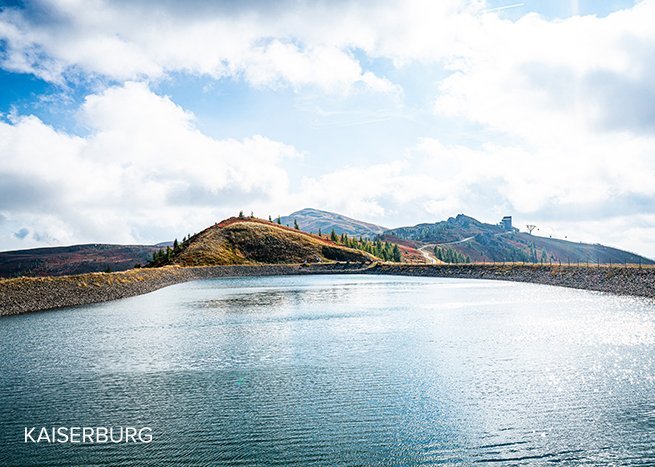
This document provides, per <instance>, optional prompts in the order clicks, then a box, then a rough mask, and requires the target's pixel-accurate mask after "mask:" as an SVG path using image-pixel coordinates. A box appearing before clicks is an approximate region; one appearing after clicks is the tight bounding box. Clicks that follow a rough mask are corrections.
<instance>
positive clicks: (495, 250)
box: [385, 214, 655, 264]
mask: <svg viewBox="0 0 655 467" xmlns="http://www.w3.org/2000/svg"><path fill="white" fill-rule="evenodd" d="M385 237H388V238H389V237H397V238H401V239H404V240H406V241H411V242H414V244H415V245H416V246H419V247H420V246H421V245H437V246H438V248H439V249H440V250H441V252H440V253H441V254H444V253H446V252H448V250H451V252H449V256H451V257H453V256H458V257H460V258H462V257H463V258H467V259H468V260H470V261H473V262H475V261H521V262H534V263H539V262H551V261H552V262H562V263H569V262H570V263H578V262H579V263H587V262H588V263H632V264H655V262H654V261H653V260H651V259H649V258H645V257H643V256H639V255H636V254H634V253H630V252H627V251H623V250H619V249H617V248H612V247H607V246H603V245H599V244H588V243H576V242H570V241H567V240H560V239H555V238H546V237H539V236H536V235H529V234H527V233H521V232H519V231H518V230H517V229H514V230H511V231H505V230H503V229H502V228H501V227H500V226H498V225H494V224H485V223H482V222H479V221H478V220H476V219H474V218H472V217H469V216H465V215H463V214H459V215H458V216H456V217H451V218H449V219H448V220H447V221H442V222H437V223H434V224H419V225H416V226H414V227H401V228H398V229H392V230H389V231H387V232H386V233H385Z"/></svg>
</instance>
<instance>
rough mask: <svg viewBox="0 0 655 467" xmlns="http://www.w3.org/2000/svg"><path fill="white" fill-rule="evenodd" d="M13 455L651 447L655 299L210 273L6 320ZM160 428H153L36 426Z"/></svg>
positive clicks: (336, 455)
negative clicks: (52, 431) (49, 439)
mask: <svg viewBox="0 0 655 467" xmlns="http://www.w3.org/2000/svg"><path fill="white" fill-rule="evenodd" d="M0 357H1V358H0V465H3V466H4V465H50V466H56V465H61V466H64V465H71V464H92V465H147V464H152V465H166V464H170V465H176V464H186V465H260V464H272V463H275V464H280V465H291V464H297V465H306V464H312V463H314V464H317V465H334V464H346V465H361V464H369V465H371V464H372V465H390V464H391V465H398V464H403V465H407V464H435V463H460V464H462V465H469V464H473V463H503V462H505V463H511V464H520V463H525V464H530V463H538V464H543V463H548V462H557V461H563V462H565V463H571V464H575V463H588V464H633V465H640V464H643V465H646V464H651V465H652V464H653V463H655V302H654V301H652V300H648V299H642V298H633V297H622V296H615V295H609V294H604V293H598V292H588V291H583V290H574V289H565V288H560V287H551V286H544V285H535V284H524V283H511V282H503V281H485V280H470V279H439V278H419V277H395V276H371V275H366V276H365V275H317V276H277V277H245V278H234V279H226V278H223V279H210V280H202V281H195V282H190V283H185V284H178V285H175V286H172V287H168V288H165V289H162V290H159V291H156V292H153V293H150V294H147V295H142V296H139V297H133V298H129V299H124V300H119V301H115V302H109V303H104V304H98V305H92V306H84V307H76V308H68V309H62V310H55V311H48V312H39V313H33V314H26V315H20V316H10V317H5V318H2V319H0ZM26 427H37V428H40V427H47V428H51V427H116V428H117V429H118V428H119V427H137V428H141V427H149V428H150V429H151V430H152V441H151V442H149V443H117V444H112V443H85V444H70V443H62V444H58V443H46V442H40V443H38V444H35V443H31V442H28V443H25V442H24V441H25V439H24V429H25V428H26Z"/></svg>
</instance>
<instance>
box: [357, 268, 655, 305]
mask: <svg viewBox="0 0 655 467" xmlns="http://www.w3.org/2000/svg"><path fill="white" fill-rule="evenodd" d="M366 273H368V274H393V275H403V276H428V277H458V278H463V279H496V280H505V281H517V282H531V283H535V284H547V285H556V286H560V287H570V288H574V289H585V290H596V291H599V292H609V293H614V294H618V295H635V296H639V297H649V298H655V268H638V267H627V268H626V267H607V266H602V267H594V266H591V267H585V266H564V265H562V266H541V265H521V266H519V265H478V264H475V265H472V264H470V265H465V264H461V265H457V264H449V265H392V264H380V265H376V266H374V267H372V268H370V269H368V270H367V271H366Z"/></svg>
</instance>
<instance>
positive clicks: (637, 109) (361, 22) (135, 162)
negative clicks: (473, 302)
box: [0, 0, 655, 256]
mask: <svg viewBox="0 0 655 467" xmlns="http://www.w3.org/2000/svg"><path fill="white" fill-rule="evenodd" d="M654 3H655V2H653V1H642V2H633V1H606V2H592V1H584V0H577V1H569V0H566V1H565V0H561V1H549V2H540V1H524V2H518V1H492V0H488V1H477V0H475V1H474V0H467V1H463V0H446V1H444V2H430V1H419V0H415V1H398V2H392V1H388V2H357V3H354V2H347V1H340V2H287V3H284V2H282V3H279V4H276V6H271V4H270V3H266V2H251V3H242V4H239V6H234V5H235V4H233V3H230V2H225V3H221V2H216V3H212V4H211V5H208V4H207V3H203V2H192V3H191V4H187V5H186V6H185V7H184V8H181V7H178V6H176V5H177V3H176V2H172V1H162V2H156V3H155V2H139V1H134V2H127V1H115V2H109V1H99V2H96V3H93V4H91V6H89V5H90V4H89V3H88V2H78V1H70V2H55V1H39V2H12V3H11V4H10V3H4V4H3V6H2V7H1V8H2V9H1V11H0V89H1V91H0V113H1V114H2V116H1V117H0V249H15V248H27V247H32V246H40V245H61V244H70V243H79V242H115V243H154V242H158V241H162V240H166V239H169V238H172V237H175V236H177V237H181V236H183V235H185V234H186V233H188V232H193V231H197V230H200V229H201V228H203V227H204V226H206V225H208V224H211V223H213V222H214V221H216V220H218V219H221V218H224V217H226V216H228V215H232V214H234V213H235V212H238V211H239V210H244V211H251V210H252V211H254V212H255V214H257V215H260V216H262V217H265V216H267V215H268V214H271V215H277V214H288V213H290V212H292V211H294V210H297V209H301V208H303V207H314V208H319V209H326V210H333V211H337V212H341V213H343V214H346V215H350V216H353V217H357V218H360V219H362V220H366V221H370V222H376V223H379V224H382V225H385V226H390V227H395V226H401V225H410V224H411V225H413V224H416V223H419V222H435V221H438V220H442V219H445V218H447V217H449V216H452V215H455V214H457V213H460V212H463V213H466V214H469V215H472V216H474V217H477V218H479V219H481V220H483V221H487V222H496V221H497V220H498V219H500V217H502V216H503V215H506V214H511V215H513V216H514V218H515V223H516V224H517V225H518V226H519V227H520V226H522V225H524V224H526V223H534V224H537V225H539V226H540V228H541V232H542V233H544V234H548V235H553V236H559V237H564V236H566V237H568V238H569V239H573V240H581V241H592V242H602V243H607V244H611V245H615V246H619V247H622V248H626V249H630V250H633V251H637V252H640V253H643V254H646V255H650V256H655V246H653V245H651V241H650V238H652V236H653V233H655V232H654V231H653V229H655V179H654V178H655V177H654V173H655V167H654V166H655V160H653V156H652V149H651V148H652V147H655V145H653V143H654V142H655V141H653V139H654V138H653V130H654V129H655V104H653V103H652V102H654V99H653V97H655V86H654V85H652V84H651V82H652V79H651V76H652V73H651V72H652V71H655V53H653V52H652V51H653V50H655V47H654V46H655V33H653V32H652V31H651V29H652V28H651V27H650V25H651V24H652V21H653V20H654V19H655V4H654Z"/></svg>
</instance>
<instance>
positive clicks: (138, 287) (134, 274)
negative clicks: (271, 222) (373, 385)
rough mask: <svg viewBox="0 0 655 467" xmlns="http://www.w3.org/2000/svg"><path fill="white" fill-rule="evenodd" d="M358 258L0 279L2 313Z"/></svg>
mask: <svg viewBox="0 0 655 467" xmlns="http://www.w3.org/2000/svg"><path fill="white" fill-rule="evenodd" d="M360 269H361V267H360V266H359V265H358V264H316V265H307V266H305V265H266V266H211V267H186V268H183V267H175V266H172V267H163V268H152V269H132V270H129V271H125V272H115V273H90V274H80V275H75V276H60V277H20V278H16V279H5V280H0V316H6V315H16V314H21V313H28V312H32V311H40V310H49V309H53V308H62V307H67V306H76V305H87V304H90V303H99V302H106V301H110V300H117V299H119V298H126V297H133V296H135V295H142V294H145V293H148V292H152V291H154V290H157V289H161V288H163V287H168V286H169V285H173V284H178V283H180V282H187V281H192V280H196V279H208V278H214V277H240V276H279V275H290V274H326V273H333V274H334V273H347V272H352V271H358V270H360Z"/></svg>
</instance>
